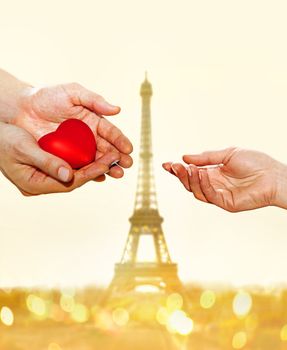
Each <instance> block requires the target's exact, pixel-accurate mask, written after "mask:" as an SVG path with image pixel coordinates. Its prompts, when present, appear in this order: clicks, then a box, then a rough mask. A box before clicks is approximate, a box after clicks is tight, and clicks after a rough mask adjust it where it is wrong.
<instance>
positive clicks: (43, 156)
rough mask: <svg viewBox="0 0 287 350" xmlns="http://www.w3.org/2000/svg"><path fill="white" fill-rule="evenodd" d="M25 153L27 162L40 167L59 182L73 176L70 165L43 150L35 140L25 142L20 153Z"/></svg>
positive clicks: (68, 179) (66, 180)
mask: <svg viewBox="0 0 287 350" xmlns="http://www.w3.org/2000/svg"><path fill="white" fill-rule="evenodd" d="M23 153H24V154H25V161H27V164H29V165H32V166H34V167H35V168H38V169H40V170H41V171H42V172H44V173H45V174H47V175H50V176H51V177H53V178H54V179H56V180H59V181H61V182H69V181H71V180H72V178H73V176H74V175H73V170H72V168H71V166H70V165H69V164H68V163H67V162H65V161H64V160H63V159H61V158H58V157H56V156H54V155H52V154H50V153H48V152H45V151H43V150H42V149H41V148H40V147H39V146H38V144H37V143H36V142H35V143H34V142H32V141H31V142H26V143H25V146H24V149H23V150H22V154H23Z"/></svg>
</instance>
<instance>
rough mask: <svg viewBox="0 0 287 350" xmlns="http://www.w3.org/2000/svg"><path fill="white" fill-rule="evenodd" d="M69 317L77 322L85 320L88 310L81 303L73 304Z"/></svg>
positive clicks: (87, 316) (86, 319)
mask: <svg viewBox="0 0 287 350" xmlns="http://www.w3.org/2000/svg"><path fill="white" fill-rule="evenodd" d="M71 318H72V319H73V320H74V321H76V322H79V323H84V322H87V321H88V319H89V310H88V308H87V307H86V306H85V305H83V304H75V306H74V308H73V311H72V312H71Z"/></svg>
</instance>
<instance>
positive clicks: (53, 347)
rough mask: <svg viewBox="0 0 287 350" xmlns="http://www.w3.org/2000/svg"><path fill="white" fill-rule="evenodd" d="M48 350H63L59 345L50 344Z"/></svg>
mask: <svg viewBox="0 0 287 350" xmlns="http://www.w3.org/2000/svg"><path fill="white" fill-rule="evenodd" d="M48 350H62V348H61V347H60V345H59V344H57V343H50V344H49V346H48Z"/></svg>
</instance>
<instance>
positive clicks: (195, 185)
mask: <svg viewBox="0 0 287 350" xmlns="http://www.w3.org/2000/svg"><path fill="white" fill-rule="evenodd" d="M187 171H188V174H189V176H188V181H189V187H190V191H191V192H192V193H193V195H194V197H195V198H196V199H198V200H200V201H202V202H208V201H207V199H206V198H205V196H204V194H203V192H202V190H201V188H200V184H199V173H198V169H197V167H196V166H194V165H189V166H188V167H187Z"/></svg>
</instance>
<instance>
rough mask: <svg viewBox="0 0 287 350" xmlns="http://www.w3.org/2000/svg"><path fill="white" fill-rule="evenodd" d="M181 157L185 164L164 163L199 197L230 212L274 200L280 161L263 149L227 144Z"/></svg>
mask: <svg viewBox="0 0 287 350" xmlns="http://www.w3.org/2000/svg"><path fill="white" fill-rule="evenodd" d="M183 160H184V161H185V163H186V164H188V165H184V164H181V163H171V162H168V163H165V164H164V165H163V167H164V168H165V169H166V170H167V171H169V172H170V173H172V174H174V175H176V176H177V177H178V178H179V180H180V181H181V182H182V184H183V185H184V186H185V188H186V189H187V190H188V191H191V192H193V194H194V196H195V197H196V198H197V199H199V200H201V201H204V202H208V203H212V204H215V205H217V206H219V207H221V208H224V209H226V210H228V211H231V212H237V211H242V210H250V209H255V208H260V207H264V206H267V205H272V204H273V203H274V201H275V197H276V195H277V192H278V188H277V174H278V173H279V172H280V168H281V167H282V166H283V165H282V164H281V163H279V162H277V161H276V160H274V159H273V158H271V157H269V156H268V155H266V154H264V153H261V152H257V151H251V150H244V149H239V148H228V149H225V150H222V151H212V152H204V153H202V154H198V155H186V156H184V157H183Z"/></svg>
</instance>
